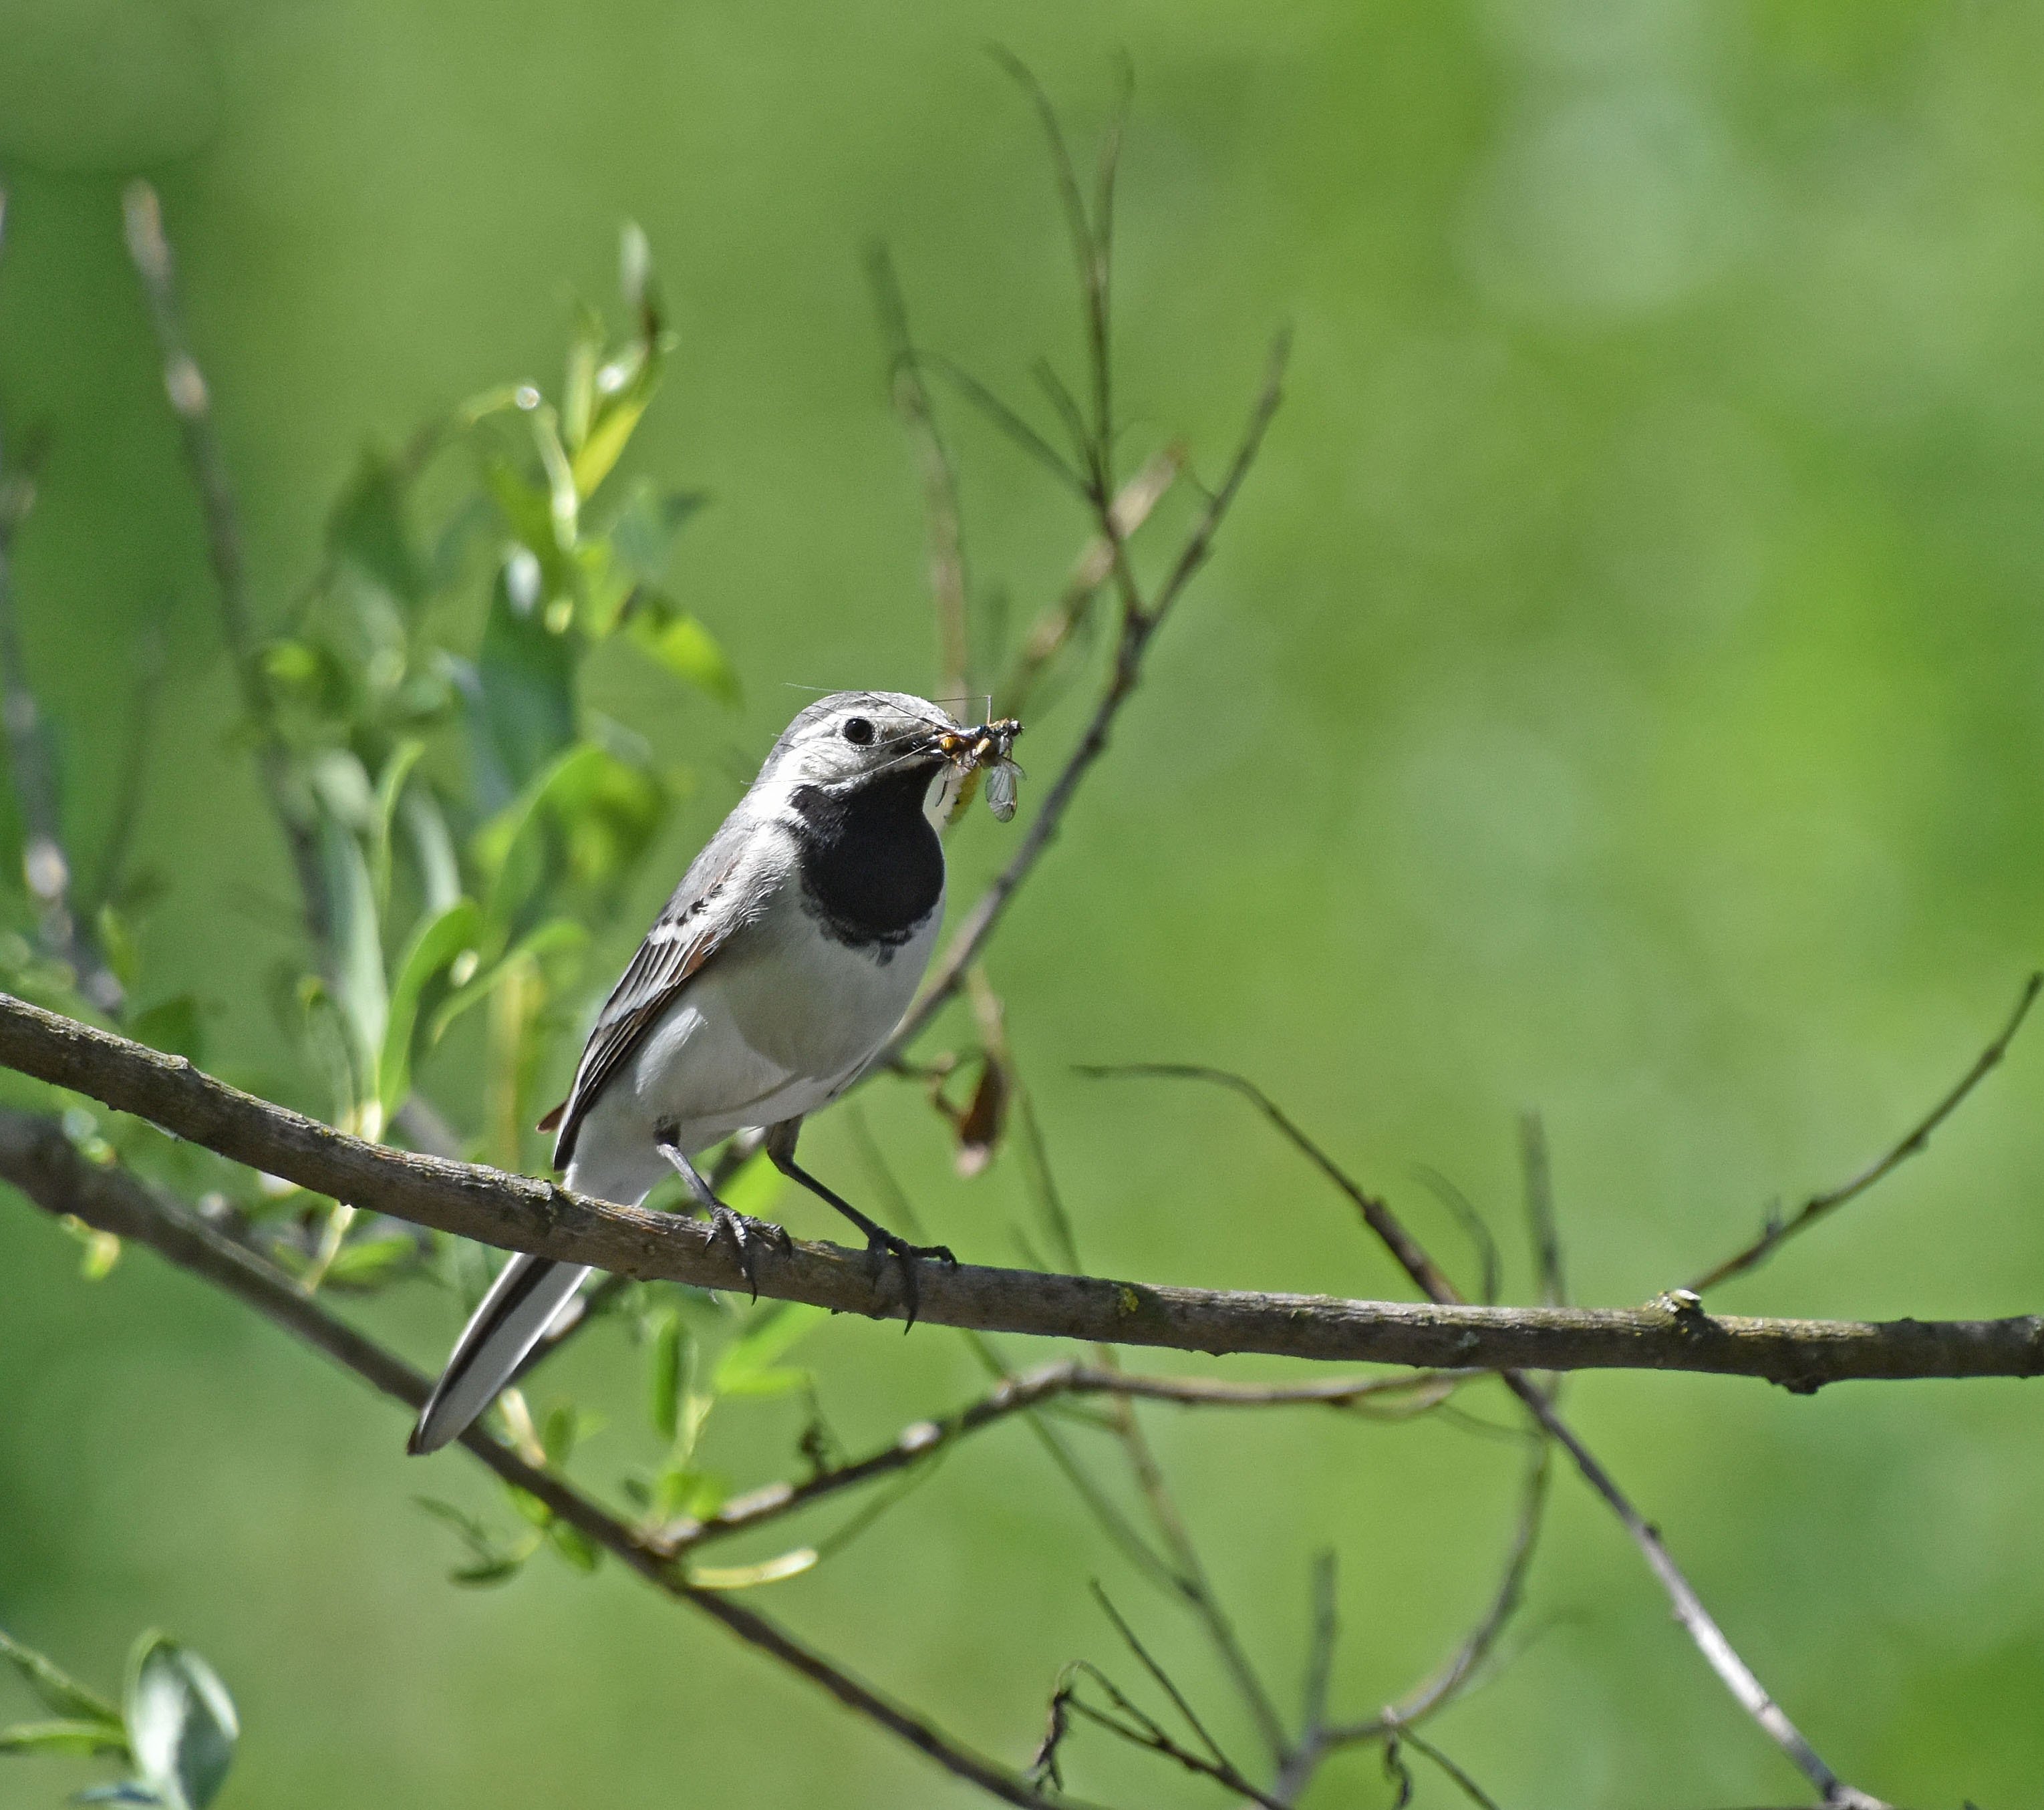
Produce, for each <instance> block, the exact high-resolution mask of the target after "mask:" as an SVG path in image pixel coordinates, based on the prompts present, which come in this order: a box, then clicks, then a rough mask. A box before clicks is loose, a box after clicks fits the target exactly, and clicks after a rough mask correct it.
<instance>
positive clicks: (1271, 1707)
mask: <svg viewBox="0 0 2044 1810" xmlns="http://www.w3.org/2000/svg"><path fill="white" fill-rule="evenodd" d="M1112 1415H1113V1419H1114V1423H1115V1427H1116V1431H1118V1433H1119V1434H1120V1439H1121V1443H1122V1447H1123V1449H1124V1451H1126V1452H1127V1453H1128V1462H1129V1468H1130V1469H1131V1470H1132V1471H1133V1472H1134V1473H1135V1482H1136V1487H1137V1488H1138V1489H1140V1490H1141V1491H1142V1493H1143V1501H1144V1503H1145V1504H1146V1505H1147V1507H1148V1508H1149V1511H1150V1519H1151V1523H1152V1524H1154V1525H1155V1528H1156V1529H1157V1531H1158V1533H1159V1534H1160V1535H1162V1537H1163V1540H1164V1544H1165V1546H1166V1548H1167V1549H1168V1550H1169V1551H1170V1555H1171V1559H1172V1569H1173V1572H1174V1580H1173V1581H1174V1584H1175V1585H1176V1588H1177V1589H1178V1594H1179V1595H1180V1597H1182V1598H1183V1599H1184V1601H1185V1605H1186V1606H1187V1607H1188V1608H1189V1609H1191V1610H1192V1612H1193V1615H1194V1616H1197V1618H1198V1620H1199V1622H1200V1624H1201V1627H1204V1629H1205V1630H1206V1633H1207V1638H1208V1640H1209V1641H1211V1642H1212V1645H1213V1648H1214V1651H1215V1652H1216V1654H1218V1655H1219V1656H1220V1662H1221V1664H1222V1666H1224V1668H1225V1669H1226V1670H1227V1672H1228V1677H1229V1678H1230V1679H1231V1681H1233V1683H1234V1685H1235V1692H1236V1694H1237V1695H1238V1696H1239V1697H1241V1699H1242V1700H1243V1704H1244V1706H1245V1707H1246V1708H1247V1709H1248V1711H1249V1713H1250V1717H1251V1720H1253V1721H1254V1723H1255V1724H1256V1727H1257V1731H1258V1733H1259V1734H1260V1735H1262V1738H1263V1742H1264V1745H1265V1746H1266V1747H1268V1748H1269V1749H1270V1757H1271V1760H1272V1762H1273V1763H1274V1764H1275V1765H1277V1766H1282V1765H1283V1764H1284V1763H1285V1760H1286V1759H1287V1758H1289V1757H1290V1754H1291V1751H1292V1747H1291V1743H1290V1742H1289V1740H1288V1739H1286V1737H1285V1724H1284V1722H1283V1720H1281V1718H1280V1716H1278V1714H1277V1705H1276V1704H1274V1703H1273V1702H1272V1701H1271V1700H1270V1692H1269V1690H1268V1689H1266V1687H1265V1685H1264V1683H1263V1680H1262V1677H1260V1676H1259V1675H1258V1673H1257V1670H1256V1667H1255V1666H1254V1663H1253V1662H1251V1658H1250V1657H1249V1654H1248V1652H1247V1650H1246V1649H1245V1648H1244V1647H1243V1644H1242V1640H1241V1637H1240V1636H1239V1635H1238V1634H1237V1633H1236V1632H1235V1622H1234V1620H1233V1618H1232V1617H1231V1616H1230V1615H1229V1614H1228V1611H1227V1609H1226V1608H1224V1606H1223V1604H1222V1603H1221V1600H1220V1594H1219V1593H1218V1592H1217V1591H1216V1589H1214V1585H1213V1580H1212V1578H1211V1577H1210V1576H1209V1575H1208V1572H1207V1568H1206V1564H1205V1562H1204V1560H1203V1559H1201V1557H1200V1552H1199V1548H1198V1547H1197V1545H1195V1544H1194V1543H1193V1535H1192V1530H1191V1529H1190V1528H1189V1527H1188V1526H1187V1525H1186V1523H1185V1516H1184V1515H1183V1514H1182V1513H1181V1512H1180V1511H1179V1508H1178V1501H1177V1500H1176V1498H1175V1497H1174V1496H1173V1495H1172V1493H1171V1490H1170V1485H1168V1484H1167V1483H1166V1481H1165V1478H1164V1472H1163V1467H1162V1466H1161V1465H1159V1464H1158V1462H1157V1455H1156V1454H1155V1451H1152V1450H1151V1446H1150V1442H1149V1440H1148V1439H1147V1437H1146V1436H1145V1435H1144V1434H1143V1424H1142V1423H1141V1421H1140V1420H1138V1419H1137V1418H1136V1415H1135V1406H1134V1404H1133V1402H1132V1401H1131V1397H1129V1396H1128V1394H1126V1393H1120V1394H1116V1395H1115V1396H1114V1397H1113V1399H1112Z"/></svg>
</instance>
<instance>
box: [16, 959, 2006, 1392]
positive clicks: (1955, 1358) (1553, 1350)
mask: <svg viewBox="0 0 2044 1810" xmlns="http://www.w3.org/2000/svg"><path fill="white" fill-rule="evenodd" d="M0 1065H4V1066H7V1067H10V1068H13V1069H15V1070H18V1071H20V1072H21V1073H22V1074H29V1075H33V1076H34V1077H35V1078H37V1079H38V1080H41V1081H46V1082H51V1083H52V1084H54V1085H56V1086H60V1087H67V1088H71V1089H74V1090H75V1091H76V1092H79V1093H86V1094H89V1095H90V1096H91V1097H93V1098H94V1099H95V1100H98V1101H101V1102H102V1104H104V1105H108V1106H111V1107H113V1109H116V1110H117V1111H119V1112H124V1113H134V1114H136V1116H139V1117H142V1118H145V1119H148V1120H151V1121H152V1123H154V1124H157V1125H159V1126H160V1127H162V1128H163V1129H164V1130H165V1131H167V1132H171V1133H172V1134H173V1135H174V1136H178V1137H181V1138H184V1139H188V1140H190V1142H192V1143H200V1144H203V1145H205V1146H206V1147H207V1148H208V1149H209V1150H213V1151H217V1152H218V1153H219V1154H220V1155H223V1156H225V1157H228V1158H230V1159H232V1160H233V1161H235V1162H244V1163H247V1164H248V1165H249V1166H252V1167H253V1168H256V1169H259V1170H264V1171H266V1172H267V1173H269V1174H276V1175H282V1176H284V1177H286V1178H288V1179H290V1180H291V1181H294V1182H297V1183H298V1184H299V1186H302V1187H304V1188H306V1189H310V1190H311V1191H312V1192H313V1193H321V1194H325V1195H328V1196H329V1197H332V1198H334V1199H336V1200H340V1201H348V1202H350V1203H351V1204H352V1205H355V1206H357V1207H359V1208H362V1209H367V1210H369V1211H373V1212H382V1213H387V1214H389V1215H390V1216H392V1217H394V1218H397V1219H402V1220H409V1221H411V1222H412V1223H413V1224H416V1225H425V1226H431V1227H432V1228H435V1229H436V1230H438V1231H441V1232H455V1233H458V1234H459V1235H462V1236H464V1237H470V1238H478V1239H482V1240H484V1241H485V1242H486V1243H493V1244H497V1245H500V1246H502V1247H506V1248H509V1249H512V1250H519V1251H534V1252H536V1253H538V1254H540V1255H543V1256H547V1257H552V1258H556V1259H561V1260H563V1261H565V1262H574V1263H588V1264H594V1265H595V1266H597V1267H598V1268H600V1269H604V1270H610V1271H612V1272H613V1273H614V1274H620V1275H628V1276H636V1277H641V1278H654V1277H659V1278H667V1279H670V1280H672V1281H675V1282H690V1283H693V1284H694V1285H697V1287H701V1288H719V1289H737V1288H740V1287H743V1285H744V1279H743V1277H742V1276H741V1275H740V1272H739V1268H738V1263H737V1259H736V1257H735V1256H733V1255H732V1252H731V1248H730V1245H729V1243H728V1240H715V1239H713V1238H712V1236H711V1235H710V1232H709V1228H708V1227H707V1226H705V1225H702V1224H698V1223H697V1222H695V1221H694V1220H682V1219H678V1218H676V1217H674V1216H672V1215H671V1214H667V1213H661V1212H648V1211H646V1210H645V1209H640V1208H632V1207H620V1206H613V1205H608V1204H606V1203H605V1202H603V1201H589V1200H584V1199H582V1198H581V1197H578V1196H576V1195H573V1194H571V1193H568V1192H567V1190H566V1189H563V1188H560V1187H558V1186H555V1185H554V1184H553V1183H551V1182H540V1181H536V1180H534V1179H532V1178H529V1177H525V1176H515V1175H507V1174H504V1173H502V1172H501V1171H500V1170H493V1169H486V1168H483V1167H481V1166H476V1165H472V1164H468V1163H461V1162H448V1161H446V1160H444V1159H440V1158H436V1157H430V1156H421V1155H413V1154H412V1153H409V1152H407V1151H396V1150H391V1149H389V1148H387V1147H383V1146H380V1145H377V1144H372V1143H365V1142H364V1141H363V1140H362V1139H359V1138H355V1137H350V1136H347V1135H346V1134H345V1133H344V1132H336V1131H335V1130H334V1129H333V1128H332V1127H331V1126H328V1125H323V1124H320V1123H319V1122H318V1121H317V1120H313V1119H309V1118H307V1117H305V1116H304V1115H303V1114H302V1113H294V1112H290V1111H289V1110H287V1109H285V1108H283V1107H281V1106H273V1105H271V1104H269V1103H268V1102H267V1101H263V1100H259V1099H256V1098H255V1097H254V1096H252V1095H251V1094H247V1093H242V1092H240V1090H239V1089H236V1088H232V1087H229V1086H227V1085H226V1084H225V1083H224V1082H220V1081H217V1080H215V1079H214V1078H213V1077H211V1076H210V1075H208V1074H204V1073H202V1071H201V1070H198V1069H196V1068H194V1066H192V1065H191V1063H189V1062H187V1061H186V1060H185V1059H183V1057H181V1056H167V1055H161V1054H159V1052H157V1051H154V1050H151V1049H148V1048H146V1047H144V1046H143V1045H141V1044H140V1043H133V1042H132V1041H130V1040H129V1039H127V1038H125V1037H117V1036H113V1035H112V1034H110V1033H109V1032H103V1031H96V1030H94V1029H93V1028H90V1026H88V1025H85V1024H79V1023H78V1022H77V1021H76V1020H72V1019H69V1018H66V1017H63V1016H61V1015H60V1014H59V1013H52V1012H45V1011H44V1010H42V1009H40V1008H39V1007H37V1006H33V1005H29V1004H27V1003H26V1002H25V1001H21V1000H18V999H15V998H13V997H10V996H9V995H6V994H4V993H0ZM893 1286H894V1285H893V1280H892V1278H891V1273H889V1274H883V1278H882V1283H881V1285H880V1289H881V1292H880V1293H878V1294H876V1292H875V1285H874V1282H873V1280H872V1274H871V1271H870V1270H869V1268H868V1267H867V1265H866V1258H865V1254H864V1253H863V1252H853V1251H845V1250H843V1249H842V1248H841V1247H838V1246H836V1245H829V1244H816V1243H806V1242H798V1243H797V1244H796V1246H795V1248H794V1250H793V1252H792V1253H791V1254H790V1255H786V1256H780V1255H775V1254H773V1253H768V1254H767V1255H765V1256H764V1257H763V1260H762V1263H761V1267H760V1275H759V1292H760V1293H762V1294H763V1295H768V1296H771V1297H775V1298H777V1299H780V1300H785V1301H809V1302H811V1303H813V1304H814V1305H817V1306H820V1307H826V1308H830V1309H834V1310H837V1311H840V1312H854V1313H877V1314H879V1315H882V1316H890V1317H892V1316H899V1315H900V1313H901V1303H900V1300H899V1297H898V1296H897V1295H896V1294H894V1293H893V1292H892V1290H893ZM920 1318H921V1319H923V1320H927V1321H929V1322H931V1323H932V1324H939V1325H947V1326H964V1327H971V1328H977V1329H978V1330H980V1331H982V1332H1016V1333H1023V1334H1028V1335H1035V1336H1039V1337H1047V1338H1066V1339H1083V1340H1090V1341H1093V1342H1095V1343H1104V1344H1114V1343H1120V1344H1128V1345H1153V1346H1160V1347H1170V1348H1174V1349H1177V1350H1181V1351H1208V1352H1212V1353H1216V1354H1219V1353H1222V1352H1229V1351H1262V1352H1266V1353H1270V1354H1271V1355H1277V1356H1285V1357H1298V1358H1314V1359H1319V1360H1332V1361H1338V1362H1379V1363H1395V1364H1409V1365H1416V1366H1426V1367H1429V1368H1435V1369H1479V1370H1509V1369H1515V1368H1523V1369H1529V1370H1593V1369H1635V1370H1696V1371H1703V1372H1708V1373H1714V1374H1721V1375H1734V1376H1754V1377H1761V1378H1765V1379H1767V1380H1769V1381H1770V1382H1778V1383H1781V1384H1783V1385H1785V1386H1788V1387H1790V1388H1792V1389H1815V1388H1817V1387H1819V1386H1820V1385H1823V1384H1824V1383H1827V1382H1842V1381H1844V1380H1846V1378H1904V1377H1910V1378H1919V1377H1976V1376H2031V1375H2035V1374H2039V1373H2040V1372H2044V1318H2040V1317H2038V1316H2034V1315H2024V1316H2020V1317H2018V1318H2015V1319H2010V1320H1946V1321H1921V1320H1895V1321H1891V1322H1888V1323H1885V1324H1881V1323H1870V1322H1865V1321H1856V1320H1761V1319H1748V1318H1732V1317H1726V1318H1722V1319H1719V1318H1715V1317H1712V1316H1708V1315H1705V1314H1703V1313H1700V1312H1693V1311H1687V1310H1683V1309H1679V1308H1674V1307H1668V1306H1662V1305H1653V1306H1648V1307H1644V1308H1631V1309H1549V1308H1486V1307H1468V1306H1463V1305H1457V1304H1454V1303H1452V1302H1450V1303H1449V1304H1447V1305H1440V1304H1436V1303H1434V1302H1431V1301H1430V1302H1427V1303H1404V1302H1385V1301H1341V1300H1336V1299H1332V1298H1330V1297H1325V1296H1317V1295H1297V1294H1256V1293H1246V1292H1245V1293H1235V1292H1228V1291H1222V1290H1216V1289H1185V1288H1170V1287H1158V1286H1154V1285H1148V1284H1141V1283H1134V1282H1116V1281H1112V1280H1108V1279H1105V1278H1097V1277H1089V1276H1059V1275H1046V1274H1042V1273H1041V1272H1039V1271H1036V1270H996V1269H982V1268H980V1267H978V1266H974V1265H970V1264H961V1265H959V1267H958V1268H957V1269H955V1270H952V1269H950V1268H948V1267H944V1266H937V1265H929V1266H925V1273H924V1276H923V1278H922V1293H921V1305H920Z"/></svg>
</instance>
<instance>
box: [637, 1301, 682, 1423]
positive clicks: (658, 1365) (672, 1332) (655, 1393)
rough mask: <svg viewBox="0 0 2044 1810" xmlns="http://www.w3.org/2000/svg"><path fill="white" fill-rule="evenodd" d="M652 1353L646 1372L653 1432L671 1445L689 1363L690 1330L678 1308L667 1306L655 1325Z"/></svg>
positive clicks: (679, 1416) (679, 1412)
mask: <svg viewBox="0 0 2044 1810" xmlns="http://www.w3.org/2000/svg"><path fill="white" fill-rule="evenodd" d="M651 1343H652V1352H651V1358H650V1360H649V1364H650V1367H649V1369H648V1370H647V1407H648V1408H649V1409H650V1410H651V1414H652V1416H653V1431H655V1432H656V1433H658V1434H659V1435H660V1437H661V1438H662V1439H665V1440H666V1441H667V1443H669V1444H670V1445H671V1444H673V1443H674V1436H675V1435H676V1434H677V1433H678V1432H679V1431H681V1426H682V1382H683V1378H684V1376H685V1374H686V1367H687V1362H688V1333H687V1331H686V1328H684V1327H683V1326H682V1316H681V1313H680V1312H679V1310H678V1309H674V1308H671V1307H670V1308H668V1309H665V1310H664V1311H663V1312H661V1313H660V1315H659V1316H658V1318H657V1319H656V1320H655V1322H654V1325H653V1337H652V1342H651Z"/></svg>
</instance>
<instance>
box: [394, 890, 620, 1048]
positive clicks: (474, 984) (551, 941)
mask: <svg viewBox="0 0 2044 1810" xmlns="http://www.w3.org/2000/svg"><path fill="white" fill-rule="evenodd" d="M588 940H589V932H588V931H587V930H586V929H585V928H583V927H582V925H581V924H578V923H576V922H575V921H574V919H572V918H567V917H556V918H551V919H549V920H548V921H547V922H546V923H544V924H541V925H540V927H539V928H537V929H536V930H534V931H532V932H530V933H529V934H528V935H526V936H522V937H521V938H520V939H519V940H518V941H517V943H515V944H514V945H513V947H512V948H511V949H510V950H509V951H508V952H507V953H506V954H505V957H504V959H502V960H501V962H498V963H495V964H494V966H491V967H490V968H489V969H487V970H486V971H485V972H483V973H482V974H478V975H477V976H476V978H474V980H472V981H471V982H468V984H467V986H461V987H457V988H456V989H455V990H454V991H453V992H452V993H449V994H448V996H447V997H446V998H445V999H444V1000H442V1001H440V1007H439V1009H438V1010H437V1011H436V1012H435V1013H433V1016H432V1020H431V1021H430V1022H429V1023H428V1024H427V1026H426V1042H427V1043H428V1045H432V1044H434V1043H438V1042H439V1041H440V1039H441V1038H443V1037H444V1036H446V1035H447V1033H448V1027H449V1026H450V1025H451V1024H453V1023H454V1021H455V1020H456V1019H457V1018H459V1017H460V1016H461V1015H462V1014H463V1013H464V1012H467V1010H468V1009H470V1007H471V1006H474V1005H481V1004H482V1001H484V1000H486V999H487V998H488V997H490V994H491V993H494V992H495V991H496V990H498V988H499V987H500V986H502V985H503V984H504V983H505V982H506V981H507V980H509V979H510V978H511V977H512V976H513V974H517V972H518V971H519V970H520V967H521V965H522V964H524V963H528V962H536V961H543V960H544V959H545V958H546V957H548V955H558V954H559V953H560V952H561V951H563V950H564V949H574V948H579V947H581V946H582V944H584V943H586V942H588Z"/></svg>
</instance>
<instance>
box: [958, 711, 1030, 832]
mask: <svg viewBox="0 0 2044 1810" xmlns="http://www.w3.org/2000/svg"><path fill="white" fill-rule="evenodd" d="M1021 732H1022V725H1021V724H1020V722H1019V721H1016V718H1014V717H1000V718H998V719H997V720H996V721H993V722H991V723H982V724H980V725H979V726H978V728H970V729H960V730H959V731H958V732H956V733H955V734H952V735H947V736H944V737H943V739H942V740H941V741H940V742H939V744H938V745H939V747H942V748H943V751H944V752H945V753H946V754H947V755H950V756H951V759H953V760H954V761H955V762H956V763H958V764H959V766H960V767H962V768H964V769H965V770H966V771H967V772H968V773H970V772H973V771H975V770H977V771H982V772H984V773H985V775H986V805H987V809H989V810H990V811H992V812H993V814H994V816H995V817H997V818H999V819H1000V820H1001V822H1003V823H1006V822H1007V821H1008V820H1009V818H1010V817H1013V816H1014V815H1015V786H1016V781H1018V780H1020V779H1024V778H1027V777H1028V775H1027V774H1024V772H1023V770H1022V769H1021V768H1020V767H1017V766H1016V764H1015V763H1014V761H1013V760H1012V759H1011V758H1010V757H1009V749H1011V748H1012V747H1014V745H1015V738H1016V736H1019V735H1020V734H1021Z"/></svg>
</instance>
